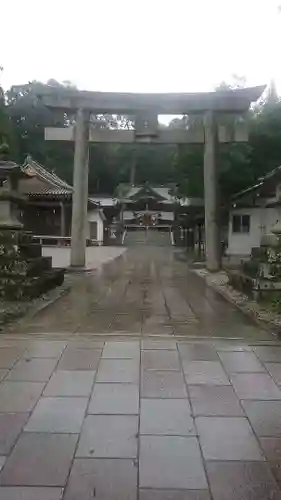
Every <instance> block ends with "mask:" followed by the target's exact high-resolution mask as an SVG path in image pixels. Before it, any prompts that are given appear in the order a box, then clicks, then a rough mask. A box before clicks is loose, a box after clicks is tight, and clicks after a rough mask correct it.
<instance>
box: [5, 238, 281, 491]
mask: <svg viewBox="0 0 281 500" xmlns="http://www.w3.org/2000/svg"><path fill="white" fill-rule="evenodd" d="M230 338H232V340H230ZM0 379H2V381H1V382H0V468H1V466H2V467H3V468H2V471H1V473H0V500H60V499H62V498H63V499H64V500H90V499H91V500H93V499H94V500H267V499H270V500H281V493H280V489H279V484H280V485H281V473H280V470H281V388H280V386H281V344H278V342H277V341H276V340H274V338H273V337H271V336H270V335H269V334H267V333H266V332H263V331H261V330H259V329H258V328H257V327H255V326H253V325H252V324H250V323H249V322H248V321H247V320H246V319H245V318H244V316H242V315H241V314H240V313H239V312H237V311H236V310H235V309H234V308H233V307H232V306H231V305H229V304H228V303H226V302H225V301H224V300H223V299H222V298H221V297H220V296H218V295H217V294H216V293H214V292H212V291H211V290H210V289H208V288H206V287H205V285H204V283H203V281H201V280H200V278H198V277H197V276H195V275H193V274H192V273H190V272H188V270H187V266H186V263H185V262H182V261H181V260H178V258H175V256H174V254H173V253H172V250H169V249H168V248H160V247H159V248H157V249H156V248H149V247H146V246H144V247H143V248H142V249H141V250H140V249H137V248H136V249H135V248H132V249H130V250H129V252H128V253H126V254H125V255H124V256H122V257H121V258H119V259H118V260H116V261H115V262H112V263H110V264H109V265H108V266H107V267H105V268H104V270H103V271H100V272H96V273H95V274H89V275H86V276H83V277H82V278H77V280H76V283H75V285H74V288H73V292H72V293H71V294H70V295H68V296H65V297H64V298H62V299H61V300H60V301H59V302H57V303H56V304H55V305H54V306H52V307H50V308H49V309H47V310H45V311H44V312H42V313H40V314H39V315H38V317H35V318H34V319H33V320H29V321H27V322H25V323H23V324H22V326H21V328H20V327H19V326H18V327H17V328H15V329H14V331H13V332H10V333H9V334H8V333H6V334H4V335H1V337H0Z"/></svg>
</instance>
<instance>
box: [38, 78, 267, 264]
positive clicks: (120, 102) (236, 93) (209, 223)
mask: <svg viewBox="0 0 281 500" xmlns="http://www.w3.org/2000/svg"><path fill="white" fill-rule="evenodd" d="M264 89H265V86H260V87H252V88H244V89H235V90H222V91H218V92H205V93H204V92H202V93H192V94H184V93H182V94H129V93H115V92H88V91H76V90H72V89H65V90H63V91H62V90H61V89H57V88H52V87H47V88H46V87H44V88H43V89H42V86H40V87H39V88H38V92H37V96H38V97H39V98H40V99H41V100H42V102H43V104H45V105H46V106H48V107H50V108H52V109H57V110H60V111H67V112H69V111H70V112H71V111H75V112H76V125H75V127H69V128H47V129H45V139H46V140H59V141H74V142H75V153H74V182H73V185H74V193H73V210H72V244H71V265H72V266H73V267H75V268H80V267H84V265H85V246H86V220H87V198H88V146H89V142H90V143H91V142H109V143H111V142H113V143H114V142H118V143H152V144H169V143H175V144H188V143H189V144H200V143H201V144H202V143H203V144H204V191H205V253H206V264H207V268H208V269H209V270H210V271H217V270H219V268H220V231H219V223H218V197H217V149H218V144H219V143H232V142H245V141H247V138H248V136H247V123H246V120H245V118H243V117H245V114H246V112H247V111H248V109H249V107H250V105H251V103H252V102H254V101H256V100H257V99H258V98H259V97H260V96H261V94H262V92H263V91H264ZM91 113H92V114H95V115H98V114H106V113H110V114H121V115H122V114H123V115H129V116H135V129H134V130H111V129H98V128H95V127H91V126H90V114H91ZM184 114H187V115H196V116H197V115H199V116H201V117H202V120H201V123H202V125H201V126H199V127H198V126H196V127H192V126H191V127H190V128H187V129H185V130H179V129H173V128H169V127H165V128H163V127H159V126H158V115H184ZM228 115H231V116H233V117H235V119H234V120H231V122H230V123H229V120H224V117H225V116H228ZM241 117H242V119H241Z"/></svg>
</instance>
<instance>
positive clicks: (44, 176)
mask: <svg viewBox="0 0 281 500" xmlns="http://www.w3.org/2000/svg"><path fill="white" fill-rule="evenodd" d="M21 168H22V171H23V172H24V173H25V174H26V175H27V176H28V177H30V178H35V179H36V180H38V181H41V183H40V182H39V184H38V186H37V187H36V185H32V184H31V183H30V182H29V179H27V180H26V181H25V182H24V183H22V189H23V190H24V191H25V194H27V195H29V196H36V195H37V196H48V195H49V196H50V195H51V196H54V195H55V196H69V195H72V192H73V188H72V186H70V184H68V183H67V182H65V181H63V180H62V179H60V177H58V176H57V175H56V174H55V173H54V172H49V171H48V170H46V169H45V168H44V167H43V165H41V164H40V163H39V162H37V161H35V160H33V158H31V156H27V158H26V160H25V162H24V164H23V165H22V167H21Z"/></svg>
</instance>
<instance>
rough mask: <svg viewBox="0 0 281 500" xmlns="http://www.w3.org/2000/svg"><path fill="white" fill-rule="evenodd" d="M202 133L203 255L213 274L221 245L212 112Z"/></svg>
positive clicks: (209, 113)
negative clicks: (203, 145)
mask: <svg viewBox="0 0 281 500" xmlns="http://www.w3.org/2000/svg"><path fill="white" fill-rule="evenodd" d="M204 132H205V147H204V193H205V196H204V198H205V253H206V265H207V269H208V270H209V271H213V272H215V271H219V269H220V267H221V243H220V228H219V220H218V219H219V213H218V185H217V174H218V165H217V154H218V124H217V117H216V116H215V114H214V112H213V111H207V112H206V113H205V116H204Z"/></svg>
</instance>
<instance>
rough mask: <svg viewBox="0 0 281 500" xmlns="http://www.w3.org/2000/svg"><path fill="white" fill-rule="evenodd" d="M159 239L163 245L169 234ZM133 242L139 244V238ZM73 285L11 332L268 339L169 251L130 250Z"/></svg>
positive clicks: (156, 249) (166, 248)
mask: <svg viewBox="0 0 281 500" xmlns="http://www.w3.org/2000/svg"><path fill="white" fill-rule="evenodd" d="M141 236H142V233H141ZM160 236H161V237H160V244H162V242H163V241H164V242H165V241H166V238H167V237H168V235H167V234H164V238H163V236H162V235H160ZM135 238H136V239H137V241H139V239H138V238H139V236H138V234H136V236H135ZM107 251H108V249H107V248H106V247H104V252H105V253H106V252H107ZM110 251H111V252H112V249H110ZM73 280H74V285H73V288H72V291H71V292H70V293H69V294H68V295H66V296H64V297H63V298H61V299H60V300H59V301H57V302H56V303H55V304H54V305H53V306H51V307H49V308H47V309H45V310H44V311H42V312H41V313H39V314H37V315H36V316H35V317H33V318H31V319H30V318H27V319H25V320H22V321H21V322H20V324H19V325H17V326H16V327H15V328H14V329H13V331H15V332H16V333H28V334H29V335H30V334H36V335H38V334H39V335H40V334H41V335H42V334H44V336H47V335H49V336H50V337H54V336H55V337H57V336H60V337H63V336H66V337H68V336H69V335H75V337H79V336H89V337H91V336H92V335H104V334H106V335H107V336H108V335H116V334H119V335H124V336H127V335H130V336H131V335H134V336H136V337H142V336H146V335H155V336H158V335H160V336H161V337H163V336H166V337H167V338H169V337H174V336H177V337H181V338H187V337H188V338H192V337H198V336H200V337H204V338H208V337H221V338H233V339H249V340H250V339H251V340H266V339H269V340H270V339H271V338H272V337H271V335H270V334H269V333H267V332H266V331H264V330H262V329H260V328H257V326H256V325H254V324H253V323H252V322H251V321H250V320H249V319H247V318H246V317H245V316H244V315H243V314H242V313H241V312H240V311H239V310H237V308H236V307H235V306H234V305H231V304H230V303H229V302H227V301H226V299H224V298H223V297H222V296H221V295H220V294H218V293H217V292H215V291H214V290H212V289H211V288H209V287H207V286H206V284H205V282H204V281H203V280H202V279H201V278H200V277H198V276H197V275H196V274H194V273H192V272H191V271H189V269H188V266H187V263H186V261H185V260H184V259H182V257H181V254H180V253H179V252H177V251H175V250H173V248H172V247H168V246H167V247H165V246H158V247H156V246H147V245H143V246H142V245H139V246H135V247H133V246H132V247H130V248H129V249H128V251H127V252H126V253H124V254H123V255H121V256H119V257H118V258H116V259H115V260H114V261H110V262H109V263H108V264H106V265H105V266H104V267H103V268H98V269H96V270H93V271H92V272H89V273H85V274H84V275H82V276H81V275H78V276H74V277H73Z"/></svg>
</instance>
